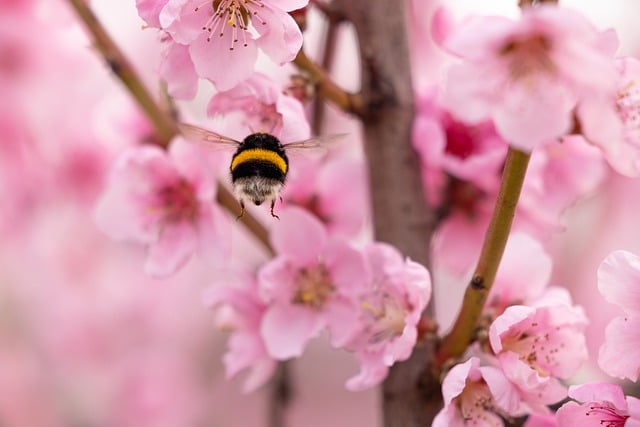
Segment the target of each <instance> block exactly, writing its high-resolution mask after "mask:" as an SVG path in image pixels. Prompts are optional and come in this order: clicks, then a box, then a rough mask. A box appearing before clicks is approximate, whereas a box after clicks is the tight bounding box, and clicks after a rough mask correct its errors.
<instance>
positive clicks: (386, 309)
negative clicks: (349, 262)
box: [346, 243, 431, 390]
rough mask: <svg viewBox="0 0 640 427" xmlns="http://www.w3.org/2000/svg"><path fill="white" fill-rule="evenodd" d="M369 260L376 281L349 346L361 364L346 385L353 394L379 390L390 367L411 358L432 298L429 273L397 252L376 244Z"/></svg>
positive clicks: (362, 302) (365, 295) (365, 296)
mask: <svg viewBox="0 0 640 427" xmlns="http://www.w3.org/2000/svg"><path fill="white" fill-rule="evenodd" d="M365 255H366V259H367V261H368V264H369V266H370V268H371V271H372V277H371V279H372V281H371V284H370V285H369V287H368V289H367V290H366V291H365V292H364V293H363V294H362V296H361V297H360V313H361V314H360V323H361V325H362V326H361V328H362V329H361V330H360V331H359V332H358V333H357V334H356V336H355V337H354V338H353V339H352V340H351V342H350V343H349V344H347V345H346V348H347V349H349V350H352V351H354V352H355V353H356V355H357V357H358V360H359V361H360V364H361V367H360V373H359V374H358V375H357V376H355V377H353V378H351V379H350V380H349V381H348V382H347V388H348V389H351V390H359V389H363V388H366V387H371V386H374V385H376V384H378V383H379V382H380V381H382V380H383V379H384V378H385V377H386V376H387V373H388V371H389V366H391V365H393V364H394V363H395V362H396V361H399V360H405V359H407V358H408V357H409V356H410V355H411V352H412V350H413V347H414V345H415V343H416V339H417V335H418V333H417V325H418V322H419V321H420V317H421V314H422V311H423V310H424V308H425V307H426V306H427V303H428V302H429V298H430V296H431V279H430V277H429V272H428V271H427V269H426V268H424V267H423V266H421V265H420V264H418V263H416V262H413V261H411V260H405V259H404V258H403V257H402V255H401V254H400V252H399V251H398V250H397V249H395V248H394V247H392V246H390V245H387V244H384V243H373V244H371V245H370V246H369V247H367V248H366V249H365Z"/></svg>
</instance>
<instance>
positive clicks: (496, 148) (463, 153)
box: [412, 90, 507, 191]
mask: <svg viewBox="0 0 640 427" xmlns="http://www.w3.org/2000/svg"><path fill="white" fill-rule="evenodd" d="M432 92H435V90H432ZM437 98H438V94H437V93H429V94H427V95H425V96H423V98H422V99H421V101H420V102H419V108H418V113H417V115H416V120H415V122H414V126H413V136H412V139H413V146H414V147H415V148H416V150H417V151H418V154H419V155H420V158H421V160H422V163H423V166H425V167H431V168H438V169H441V170H443V171H444V172H446V173H448V174H450V175H452V176H455V177H456V178H459V179H462V180H465V181H469V182H471V183H473V184H474V185H476V186H477V187H479V188H481V189H483V190H485V191H490V190H494V189H495V188H497V184H498V179H499V172H500V168H501V166H502V164H503V163H504V156H505V154H506V152H507V144H506V142H505V141H504V140H503V139H502V138H500V137H499V136H498V134H497V133H496V131H495V128H494V126H493V123H491V122H490V121H484V122H481V123H478V124H474V125H469V124H466V123H463V122H460V121H458V120H456V119H455V118H454V117H452V116H451V114H449V112H448V111H447V110H445V109H444V108H443V107H441V106H440V105H439V101H438V99H437Z"/></svg>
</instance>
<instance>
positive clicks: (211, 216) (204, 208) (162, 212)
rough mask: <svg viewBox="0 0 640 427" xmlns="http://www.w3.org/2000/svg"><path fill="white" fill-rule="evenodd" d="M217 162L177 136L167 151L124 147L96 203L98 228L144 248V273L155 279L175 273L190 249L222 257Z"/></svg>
mask: <svg viewBox="0 0 640 427" xmlns="http://www.w3.org/2000/svg"><path fill="white" fill-rule="evenodd" d="M217 163H218V162H216V161H215V159H214V158H212V156H211V151H208V150H206V149H203V148H202V147H200V146H198V145H195V144H192V143H189V142H186V141H184V140H182V139H176V140H174V141H173V142H172V144H171V147H170V149H169V151H168V152H166V151H165V150H162V149H160V148H158V147H155V146H141V147H135V148H131V149H129V150H128V151H125V152H124V153H123V154H122V155H121V157H120V159H119V161H118V162H117V163H116V165H115V167H114V169H113V171H112V174H111V180H110V183H109V185H108V187H107V190H106V191H105V193H104V194H103V195H102V197H101V199H100V200H99V202H98V204H97V207H96V221H97V224H98V226H99V227H100V228H101V229H102V230H103V231H104V232H105V233H106V234H108V235H109V236H110V237H112V238H114V239H118V240H126V241H131V242H136V243H139V244H143V245H145V246H147V247H148V256H147V261H146V264H145V271H146V272H147V273H148V274H150V275H152V276H156V277H166V276H169V275H171V274H173V273H175V272H176V271H177V270H178V269H179V268H180V267H182V266H183V265H184V264H185V263H186V261H187V260H188V259H189V258H190V256H191V255H192V254H194V253H200V254H202V255H204V256H206V257H209V259H214V260H215V259H216V258H220V257H222V256H225V255H226V254H227V252H228V250H227V249H226V248H225V245H227V244H228V241H229V238H230V236H229V233H228V227H227V224H226V221H227V217H226V216H225V215H224V214H223V213H222V211H221V208H219V207H218V206H217V205H216V204H215V195H216V185H217V183H216V180H215V176H216V172H215V171H216V169H217V167H219V166H216V164H217Z"/></svg>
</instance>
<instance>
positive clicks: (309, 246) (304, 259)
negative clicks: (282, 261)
mask: <svg viewBox="0 0 640 427" xmlns="http://www.w3.org/2000/svg"><path fill="white" fill-rule="evenodd" d="M326 240H327V232H326V230H325V228H324V226H323V225H322V223H321V222H320V221H318V220H317V219H316V218H315V217H314V216H313V215H311V214H309V213H307V211H305V210H304V209H300V208H287V209H286V210H283V211H282V212H280V221H278V222H276V223H275V224H274V225H273V229H272V232H271V243H272V244H273V248H274V249H275V250H276V252H277V253H278V254H283V255H287V256H289V257H291V258H292V259H293V260H295V262H296V264H297V265H299V266H305V265H307V264H311V263H315V262H317V261H318V257H319V255H320V252H321V251H322V248H323V247H324V245H325V243H326Z"/></svg>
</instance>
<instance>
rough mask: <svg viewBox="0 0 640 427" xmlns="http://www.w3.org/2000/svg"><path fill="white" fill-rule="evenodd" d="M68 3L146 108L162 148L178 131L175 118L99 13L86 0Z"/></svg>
mask: <svg viewBox="0 0 640 427" xmlns="http://www.w3.org/2000/svg"><path fill="white" fill-rule="evenodd" d="M69 3H70V4H71V6H72V7H73V9H74V10H75V11H76V13H77V15H78V16H79V17H80V19H81V20H82V21H83V22H84V24H85V26H86V27H87V29H88V30H89V32H90V33H91V35H92V36H93V41H94V43H95V47H96V49H98V51H99V52H100V53H101V54H102V56H103V58H104V59H105V61H106V63H107V65H108V66H109V68H111V70H112V71H113V73H114V74H115V75H116V76H118V77H119V78H120V80H121V81H122V83H123V84H124V85H125V86H126V87H127V89H128V90H129V92H131V94H132V95H133V96H134V98H135V99H136V101H138V104H139V105H140V107H141V108H142V109H143V110H144V112H145V114H146V115H147V117H148V118H149V121H151V123H152V124H153V126H154V128H155V130H156V137H157V139H158V141H157V143H158V144H159V145H161V146H163V147H166V146H167V145H169V142H170V141H171V139H172V138H173V137H174V135H175V134H176V133H177V132H178V128H177V126H176V123H175V121H174V120H173V119H172V118H171V117H170V115H169V113H168V112H167V111H164V110H163V109H162V108H160V107H159V104H158V103H157V102H156V101H155V100H154V99H153V97H152V96H151V95H150V93H149V91H148V90H147V89H146V87H145V86H144V84H143V83H142V80H141V79H140V78H139V77H138V75H137V73H136V71H135V69H134V68H133V65H132V64H131V63H130V62H129V60H128V59H127V58H126V57H125V56H124V55H123V54H122V52H121V51H120V49H119V48H118V46H117V45H116V44H115V43H114V41H113V39H112V38H111V37H110V36H109V34H107V32H106V30H105V29H104V27H103V26H102V25H101V24H100V22H99V21H98V19H97V18H96V16H95V15H94V14H93V12H92V11H91V9H90V8H89V6H88V4H87V1H86V0H69Z"/></svg>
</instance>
